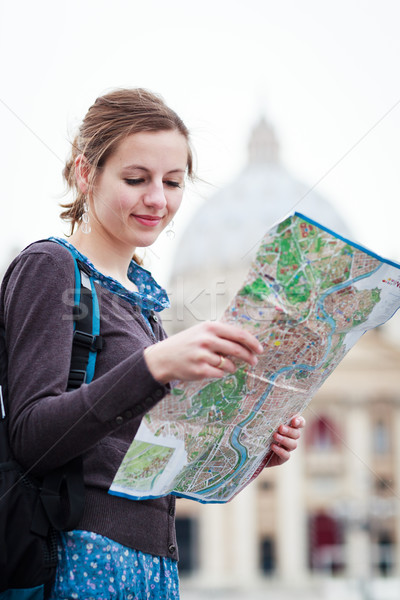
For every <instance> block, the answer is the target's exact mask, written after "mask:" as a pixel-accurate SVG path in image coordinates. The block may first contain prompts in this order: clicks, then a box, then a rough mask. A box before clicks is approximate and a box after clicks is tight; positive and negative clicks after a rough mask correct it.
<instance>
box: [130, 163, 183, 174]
mask: <svg viewBox="0 0 400 600" xmlns="http://www.w3.org/2000/svg"><path fill="white" fill-rule="evenodd" d="M122 170H123V171H134V170H137V171H145V172H146V173H149V172H150V169H148V168H147V167H142V166H141V165H127V166H126V167H123V169H122ZM171 173H185V169H178V168H177V169H171V170H170V171H167V174H168V175H169V174H171Z"/></svg>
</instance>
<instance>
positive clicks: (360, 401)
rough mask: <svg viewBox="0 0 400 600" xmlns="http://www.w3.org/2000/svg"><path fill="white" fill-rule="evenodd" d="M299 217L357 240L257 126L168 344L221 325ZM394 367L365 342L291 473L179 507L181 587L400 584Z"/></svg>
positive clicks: (188, 252) (325, 395) (318, 400)
mask: <svg viewBox="0 0 400 600" xmlns="http://www.w3.org/2000/svg"><path fill="white" fill-rule="evenodd" d="M293 210H297V211H298V212H301V213H303V214H305V215H307V216H309V217H311V218H312V219H314V220H315V221H317V222H320V223H321V224H323V225H324V226H326V227H328V228H330V229H333V230H335V231H337V232H338V233H340V234H341V235H343V236H345V237H350V238H351V233H350V231H349V229H348V228H347V226H346V224H345V223H344V222H343V220H342V218H341V217H340V215H339V214H338V213H337V211H336V210H335V209H334V208H333V207H332V205H331V204H329V202H327V201H326V200H325V199H324V198H322V197H321V196H320V195H319V194H318V193H317V192H316V191H315V190H314V189H312V188H310V187H308V186H307V185H306V184H304V183H301V182H299V181H297V180H296V179H295V178H293V177H292V176H291V175H290V173H288V171H287V170H286V169H285V168H284V166H283V165H282V164H281V163H280V160H279V143H278V140H277V137H276V135H275V133H274V130H273V128H272V126H271V125H270V124H268V123H267V122H266V120H265V119H261V120H260V122H259V123H258V124H257V125H256V127H255V128H254V130H253V131H252V133H251V136H250V142H249V147H248V163H247V165H246V167H245V168H244V169H243V171H242V172H241V173H240V174H239V175H238V177H237V178H236V179H235V180H234V181H233V182H232V183H230V184H229V185H227V186H226V187H225V188H224V189H221V190H220V191H219V192H218V193H216V194H215V195H214V196H213V197H212V198H210V199H209V200H207V201H206V202H205V203H204V204H203V205H202V206H201V208H200V209H199V210H198V212H197V213H196V214H195V216H194V218H193V220H192V222H191V223H190V224H189V225H188V227H187V230H186V232H185V233H184V234H183V236H182V238H181V240H180V243H179V246H178V250H177V253H176V258H175V261H174V265H173V268H172V275H171V280H170V284H169V285H168V291H169V293H171V296H172V302H173V309H171V310H170V311H169V314H168V315H167V318H166V319H165V323H166V327H167V329H168V330H169V333H174V332H178V331H180V330H182V329H184V328H186V327H188V326H190V325H192V324H195V323H196V322H199V321H203V320H207V319H212V320H213V319H217V318H218V317H219V316H220V315H221V314H222V312H223V310H224V308H225V307H226V306H227V305H228V303H229V301H230V300H231V298H232V297H233V295H234V294H235V292H236V291H237V290H238V289H239V287H240V286H241V284H242V282H243V279H244V277H245V275H246V273H247V270H248V268H249V266H250V263H251V260H252V258H253V257H254V255H255V252H256V250H257V247H258V244H259V242H260V240H261V238H262V237H263V235H264V234H265V232H266V231H267V230H268V229H269V228H270V227H271V226H272V225H273V224H274V223H275V222H277V221H279V220H281V219H282V218H283V217H284V216H285V215H286V214H288V213H291V212H293ZM381 329H382V328H381ZM399 364H400V351H399V349H398V348H397V349H396V348H395V347H393V346H392V345H391V343H390V341H388V339H387V338H386V337H385V335H384V333H383V331H381V330H379V331H376V330H374V331H372V332H369V333H367V334H366V335H364V336H363V337H362V338H361V340H360V341H359V342H357V344H356V345H355V347H354V348H353V349H352V350H351V351H350V353H349V354H348V355H347V356H346V357H345V359H344V360H343V361H342V363H341V364H340V365H339V367H338V368H337V369H336V370H335V372H334V373H333V374H332V375H331V376H330V377H329V378H328V380H327V381H326V382H325V384H324V385H323V386H322V388H321V389H320V390H319V392H318V393H317V394H316V396H315V398H313V400H312V401H311V403H310V406H309V408H308V409H307V411H306V414H305V416H306V419H307V428H306V431H305V433H304V434H303V439H302V442H301V444H300V447H299V449H298V450H297V451H296V452H295V454H294V455H293V457H292V459H291V460H290V461H289V462H288V463H287V464H285V465H284V466H281V467H276V468H273V469H265V470H264V471H263V472H262V473H261V474H260V476H259V477H258V478H257V479H256V480H255V481H254V482H252V483H251V484H250V485H249V486H247V487H246V489H245V490H244V491H242V492H241V493H240V494H239V495H238V496H237V497H236V498H234V499H233V500H232V501H231V502H229V503H228V504H224V505H201V504H199V503H197V502H194V501H190V500H184V499H178V502H177V531H178V538H179V543H180V570H181V575H182V579H183V584H184V587H185V582H186V584H187V585H188V586H189V587H188V589H189V591H190V586H191V585H193V586H197V587H201V586H203V587H204V588H207V589H211V588H215V587H220V588H231V589H233V588H236V589H243V590H245V591H244V592H243V594H244V595H243V597H248V598H250V597H252V593H251V591H250V590H252V589H253V590H254V589H259V590H263V589H264V587H265V589H266V590H269V591H270V592H271V591H273V589H275V588H271V585H272V582H275V584H276V582H279V584H280V585H284V586H287V587H288V589H292V588H291V586H297V587H296V590H297V591H298V590H299V589H301V586H303V587H304V589H307V590H308V592H306V593H308V595H307V596H304V597H307V598H310V599H311V598H316V597H321V595H319V596H318V593H316V595H314V592H315V589H316V588H315V585H316V582H320V581H321V579H320V578H321V577H322V580H324V578H326V577H329V578H331V577H332V576H334V575H335V576H340V577H341V578H342V580H343V581H345V580H346V578H352V579H353V580H357V581H361V582H362V581H367V580H372V579H374V578H377V577H378V578H379V576H380V575H382V574H384V575H385V576H387V577H390V576H392V577H399V576H400V511H399V506H398V505H399V503H398V498H399V497H400V441H399V440H400V371H399ZM185 576H186V577H185ZM271 577H272V579H271ZM329 581H332V580H331V579H329ZM336 583H337V582H336ZM343 585H345V584H344V583H343ZM346 585H347V584H346ZM313 586H314V587H313ZM346 589H347V588H346ZM312 590H313V591H312ZM335 590H336V591H335V594H336V595H335V597H341V598H348V597H350V596H347V592H346V591H345V588H344V587H343V589H339V588H335ZM280 593H281V591H278V592H277V594H275V595H279V594H280ZM272 595H273V593H272V594H271V597H272ZM196 597H197V596H196ZM224 597H225V596H224ZM235 597H236V596H235ZM257 597H258V596H257ZM279 597H283V596H281V595H279ZM285 597H286V596H285ZM288 597H293V594H292V593H291V592H290V593H288ZM302 597H303V596H302ZM329 597H330V596H329ZM332 597H334V596H332ZM351 597H352V598H358V597H361V596H351Z"/></svg>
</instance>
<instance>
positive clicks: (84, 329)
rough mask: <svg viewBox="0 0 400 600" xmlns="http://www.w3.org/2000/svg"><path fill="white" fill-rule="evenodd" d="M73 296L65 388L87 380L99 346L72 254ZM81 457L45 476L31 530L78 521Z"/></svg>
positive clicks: (81, 270) (95, 316)
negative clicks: (69, 363)
mask: <svg viewBox="0 0 400 600" xmlns="http://www.w3.org/2000/svg"><path fill="white" fill-rule="evenodd" d="M74 262H75V299H74V308H73V317H74V336H73V342H72V351H71V365H70V371H69V377H68V386H67V391H72V390H75V389H77V388H79V387H80V386H81V385H82V384H83V383H89V382H90V381H91V380H92V378H93V374H94V368H95V362H96V357H97V352H98V351H99V350H101V349H102V346H103V341H102V338H101V336H100V313H99V305H98V299H97V294H96V290H95V287H94V283H93V279H92V278H91V272H90V270H89V269H88V268H87V267H86V265H85V264H84V263H82V262H81V261H79V260H78V259H77V258H76V257H75V256H74ZM84 494H85V488H84V483H83V467H82V457H81V456H79V457H77V458H75V459H73V460H71V461H70V462H68V463H67V464H66V465H64V466H63V467H60V468H59V469H55V470H54V471H52V472H51V473H49V474H48V475H46V476H45V478H44V479H43V482H42V486H41V492H40V500H41V502H38V504H37V507H36V511H35V515H34V518H33V522H32V531H33V532H34V533H38V534H40V535H47V532H48V529H49V523H50V524H51V525H52V526H53V527H54V529H56V530H58V531H61V530H70V529H73V528H74V527H76V525H77V524H78V522H79V520H80V518H81V516H82V514H83V509H84Z"/></svg>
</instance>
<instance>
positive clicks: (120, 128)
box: [61, 88, 194, 234]
mask: <svg viewBox="0 0 400 600" xmlns="http://www.w3.org/2000/svg"><path fill="white" fill-rule="evenodd" d="M144 131H178V132H179V133H181V134H182V135H183V136H184V137H185V138H186V141H187V147H188V161H187V175H188V177H189V178H193V176H194V173H193V153H192V150H191V147H190V139H189V131H188V129H187V127H186V125H185V124H184V123H183V121H182V120H181V119H180V118H179V117H178V115H177V114H176V113H175V112H174V111H173V110H172V109H170V108H169V107H168V106H167V105H166V104H165V102H164V100H163V99H162V98H161V96H158V95H157V94H154V93H152V92H149V91H148V90H145V89H141V88H136V89H120V90H115V91H113V92H110V93H108V94H105V95H104V96H100V97H99V98H97V100H96V101H95V103H94V104H93V105H92V106H91V107H90V108H89V110H88V112H87V114H86V116H85V118H84V119H83V122H82V124H81V126H80V128H79V132H78V135H77V136H76V137H75V139H74V141H73V143H72V151H71V156H70V158H69V159H68V160H67V162H66V164H65V167H64V170H63V176H64V179H65V181H66V183H67V186H68V188H69V189H70V190H72V191H73V193H74V196H75V197H74V199H73V200H72V202H69V203H65V204H61V207H62V208H63V209H64V210H63V212H62V213H61V218H62V219H63V220H64V221H69V222H70V224H71V234H72V233H73V232H74V229H75V226H76V225H77V224H78V223H79V222H80V220H81V218H82V215H83V207H84V201H85V195H84V194H83V193H82V192H81V190H80V189H79V186H78V182H77V180H76V176H75V160H76V158H77V156H79V155H80V154H83V155H84V156H85V159H86V164H88V165H89V169H90V172H89V189H90V188H91V187H92V186H93V184H94V181H95V179H96V173H97V172H98V169H100V168H101V167H103V166H104V165H105V163H106V160H107V159H108V158H109V157H110V155H111V154H112V153H113V152H114V151H115V149H116V148H117V146H118V144H119V143H120V142H121V141H122V140H123V139H124V138H126V137H127V136H128V135H131V134H133V133H141V132H144Z"/></svg>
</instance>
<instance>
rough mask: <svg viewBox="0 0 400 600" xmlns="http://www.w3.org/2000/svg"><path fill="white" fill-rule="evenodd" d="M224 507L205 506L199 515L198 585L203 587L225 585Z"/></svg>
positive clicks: (215, 505) (217, 505) (225, 544)
mask: <svg viewBox="0 0 400 600" xmlns="http://www.w3.org/2000/svg"><path fill="white" fill-rule="evenodd" d="M224 511H226V505H223V504H222V505H220V504H207V505H204V506H202V507H201V511H200V515H199V524H200V528H199V541H200V569H199V571H200V572H199V583H201V585H202V586H204V587H209V586H210V587H214V586H217V587H218V586H222V585H224V584H225V583H226V581H225V580H226V573H225V563H226V558H225V555H226V550H227V543H226V539H225V538H226V536H225V527H224V525H225V524H224V520H225V515H224Z"/></svg>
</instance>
